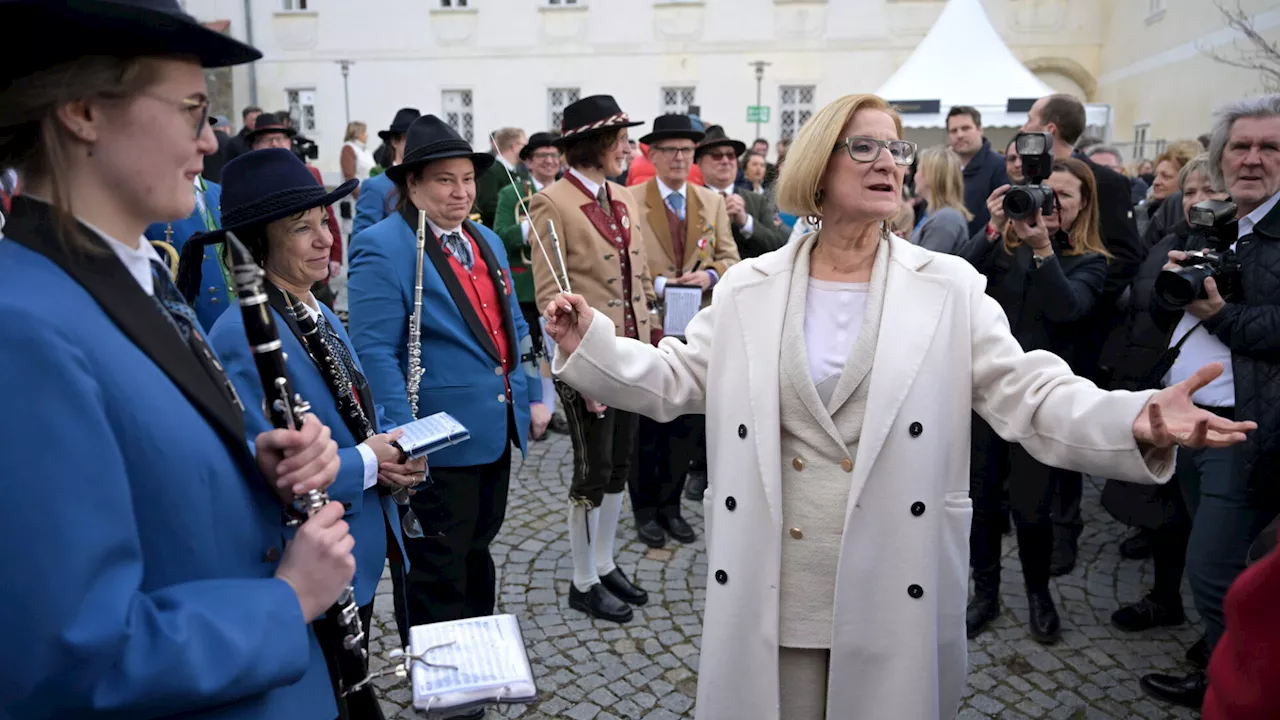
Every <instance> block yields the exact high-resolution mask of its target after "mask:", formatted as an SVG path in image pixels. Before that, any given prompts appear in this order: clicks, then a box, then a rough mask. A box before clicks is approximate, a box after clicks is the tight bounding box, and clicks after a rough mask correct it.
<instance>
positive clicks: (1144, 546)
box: [1120, 528, 1152, 560]
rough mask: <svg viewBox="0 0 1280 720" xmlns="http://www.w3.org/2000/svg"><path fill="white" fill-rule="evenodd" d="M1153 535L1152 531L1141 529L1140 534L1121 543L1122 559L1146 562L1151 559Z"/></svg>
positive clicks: (1137, 533)
mask: <svg viewBox="0 0 1280 720" xmlns="http://www.w3.org/2000/svg"><path fill="white" fill-rule="evenodd" d="M1151 535H1152V532H1151V531H1150V530H1146V529H1143V528H1139V529H1138V532H1136V533H1134V534H1133V535H1130V536H1129V537H1128V538H1127V539H1126V540H1125V541H1124V542H1122V543H1120V557H1122V558H1124V559H1126V560H1146V559H1147V558H1149V557H1151Z"/></svg>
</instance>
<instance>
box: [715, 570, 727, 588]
mask: <svg viewBox="0 0 1280 720" xmlns="http://www.w3.org/2000/svg"><path fill="white" fill-rule="evenodd" d="M716 582H718V583H720V584H721V585H724V584H725V583H727V582H729V573H727V572H725V571H723V570H717V571H716Z"/></svg>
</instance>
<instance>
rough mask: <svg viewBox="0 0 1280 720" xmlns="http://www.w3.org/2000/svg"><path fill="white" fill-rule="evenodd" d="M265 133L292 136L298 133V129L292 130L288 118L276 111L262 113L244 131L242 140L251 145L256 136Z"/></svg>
mask: <svg viewBox="0 0 1280 720" xmlns="http://www.w3.org/2000/svg"><path fill="white" fill-rule="evenodd" d="M267 133H284V134H285V135H288V136H289V137H294V136H295V135H297V134H298V131H297V130H294V129H293V128H292V127H291V126H290V125H289V120H288V118H286V117H284V116H283V115H278V114H276V113H262V114H261V115H259V116H258V120H257V121H256V122H255V123H254V124H253V129H252V130H250V131H249V132H247V133H245V136H244V141H245V142H246V143H247V144H248V145H249V147H253V141H254V140H256V139H257V138H258V136H260V135H266V134H267Z"/></svg>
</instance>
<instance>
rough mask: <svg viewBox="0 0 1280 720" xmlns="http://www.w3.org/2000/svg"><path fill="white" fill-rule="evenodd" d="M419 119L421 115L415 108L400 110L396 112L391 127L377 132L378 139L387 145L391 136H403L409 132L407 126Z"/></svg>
mask: <svg viewBox="0 0 1280 720" xmlns="http://www.w3.org/2000/svg"><path fill="white" fill-rule="evenodd" d="M420 117H422V113H420V112H418V109H417V108H400V109H399V110H397V111H396V116H395V118H394V119H393V120H392V121H391V126H390V127H389V128H388V129H386V130H379V131H378V137H380V138H382V142H384V143H389V142H391V136H392V135H403V134H405V133H407V132H409V126H410V125H412V124H413V121H414V120H417V119H418V118H420Z"/></svg>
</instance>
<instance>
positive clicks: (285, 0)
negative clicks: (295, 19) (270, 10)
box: [280, 0, 311, 12]
mask: <svg viewBox="0 0 1280 720" xmlns="http://www.w3.org/2000/svg"><path fill="white" fill-rule="evenodd" d="M310 2H311V0H280V4H281V9H283V10H284V11H285V12H297V11H299V10H306V9H307V5H308V4H310Z"/></svg>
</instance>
